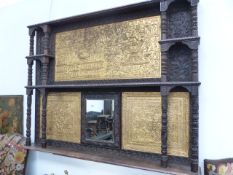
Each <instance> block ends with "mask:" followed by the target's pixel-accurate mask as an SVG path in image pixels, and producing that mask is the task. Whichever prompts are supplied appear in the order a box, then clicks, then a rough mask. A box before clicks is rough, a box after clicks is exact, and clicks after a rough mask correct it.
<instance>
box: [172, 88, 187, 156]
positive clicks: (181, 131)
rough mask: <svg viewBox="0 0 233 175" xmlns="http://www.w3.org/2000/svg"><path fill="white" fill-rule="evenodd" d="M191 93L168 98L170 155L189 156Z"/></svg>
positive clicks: (173, 95)
mask: <svg viewBox="0 0 233 175" xmlns="http://www.w3.org/2000/svg"><path fill="white" fill-rule="evenodd" d="M189 104H190V102H189V93H188V92H172V93H170V95H169V96H168V154H169V155H174V156H182V157H188V156H189V110H190V109H189Z"/></svg>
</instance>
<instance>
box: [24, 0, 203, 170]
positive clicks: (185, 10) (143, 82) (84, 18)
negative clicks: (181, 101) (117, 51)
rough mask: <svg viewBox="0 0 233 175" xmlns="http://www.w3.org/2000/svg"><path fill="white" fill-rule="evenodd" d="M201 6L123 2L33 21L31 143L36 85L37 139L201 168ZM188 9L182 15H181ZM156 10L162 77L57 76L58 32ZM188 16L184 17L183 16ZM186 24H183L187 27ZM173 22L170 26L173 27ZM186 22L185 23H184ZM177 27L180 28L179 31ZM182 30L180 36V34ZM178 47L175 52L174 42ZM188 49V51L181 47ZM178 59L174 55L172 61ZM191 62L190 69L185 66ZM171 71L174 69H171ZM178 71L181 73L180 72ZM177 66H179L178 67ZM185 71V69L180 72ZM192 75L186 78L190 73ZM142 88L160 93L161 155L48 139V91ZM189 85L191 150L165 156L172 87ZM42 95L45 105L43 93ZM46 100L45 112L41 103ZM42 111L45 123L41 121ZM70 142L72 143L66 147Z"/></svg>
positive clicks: (178, 0) (190, 0)
mask: <svg viewBox="0 0 233 175" xmlns="http://www.w3.org/2000/svg"><path fill="white" fill-rule="evenodd" d="M197 5H198V0H154V1H148V2H143V3H138V4H134V5H129V6H125V7H120V8H115V9H110V10H104V11H101V12H95V13H91V14H85V15H80V16H75V17H70V18H66V19H62V20H56V21H51V22H46V23H41V24H36V25H31V26H29V27H28V28H29V35H30V51H29V56H27V57H26V58H27V64H28V83H27V86H26V92H27V131H26V136H27V142H26V145H27V146H30V145H31V104H32V95H33V90H34V89H35V93H36V116H35V120H36V122H35V123H36V126H35V128H36V132H35V138H36V144H37V145H38V144H41V145H42V147H43V148H45V147H46V146H47V144H48V145H51V146H54V147H62V148H66V149H68V148H71V149H75V150H82V151H91V152H101V153H102V154H104V153H105V152H108V153H110V154H112V155H114V154H117V155H119V154H120V155H122V156H123V155H127V156H128V157H137V158H140V159H142V160H143V159H145V158H146V159H147V158H149V159H150V160H152V161H153V160H157V159H158V158H160V161H161V166H162V167H167V166H168V161H169V164H170V163H172V162H175V163H178V164H182V165H184V164H191V171H193V172H198V118H199V114H198V111H199V110H198V86H199V85H200V82H199V81H198V45H199V39H200V38H199V37H198V27H197ZM183 14H184V15H183ZM152 15H160V16H161V41H160V45H161V69H162V71H161V78H158V79H133V80H95V81H69V82H55V81H54V55H55V53H54V52H55V51H54V35H55V33H56V32H58V31H66V30H71V29H77V28H83V27H87V26H94V25H101V24H106V23H111V22H116V21H125V20H129V19H136V18H140V17H147V16H152ZM184 20H185V21H184ZM183 25H184V26H183ZM171 26H172V27H171ZM182 26H183V28H182ZM177 31H178V32H177ZM180 33H181V34H182V35H180ZM35 35H36V43H37V46H36V54H35V53H34V38H35ZM176 45H178V46H179V47H177V48H176V49H175V51H177V52H171V48H173V46H176ZM184 47H185V48H187V49H186V51H184V50H182V49H183V48H184ZM187 55H189V59H191V60H190V61H189V63H186V65H187V64H188V66H186V65H184V64H183V63H180V62H177V65H178V66H179V68H178V69H177V67H174V65H173V63H172V62H171V59H173V58H174V59H176V58H178V60H179V58H183V57H187ZM173 61H176V60H173ZM34 62H36V82H35V85H33V83H32V68H33V63H34ZM186 67H188V68H189V69H186ZM171 70H172V71H171ZM177 70H178V74H177ZM179 70H181V71H180V72H179ZM182 71H183V73H184V74H182ZM187 72H188V73H189V74H190V76H189V77H183V75H186V73H187ZM172 74H175V75H177V76H178V79H176V80H173V79H172V78H170V77H172V76H171V75H172ZM137 89H140V90H143V89H144V90H147V89H150V90H152V91H153V90H154V91H157V90H158V89H159V90H160V93H161V96H162V132H161V133H162V135H161V136H162V137H161V138H162V139H161V142H162V145H161V155H156V154H150V153H141V152H135V151H125V150H115V149H114V148H100V147H98V146H94V147H93V146H92V145H89V144H88V145H87V146H83V145H82V144H80V145H79V144H73V143H68V142H61V141H53V140H47V139H46V104H47V94H48V92H50V91H51V92H54V91H55V92H64V91H79V92H80V91H81V92H82V93H83V92H87V91H95V92H106V91H108V92H111V91H117V92H119V93H120V92H123V91H129V90H130V91H135V90H137ZM179 89H186V91H187V92H189V93H190V105H191V109H190V153H189V158H181V157H175V156H168V155H167V107H168V104H167V103H168V100H167V99H168V95H169V93H170V92H171V91H173V90H179ZM40 97H42V104H40V102H39V98H40ZM40 105H42V114H40V112H39V106H40ZM40 115H41V116H42V117H41V118H42V122H41V123H42V126H40V125H39V124H38V123H40V121H39V120H40ZM40 127H41V128H42V138H39V135H38V132H39V128H40ZM67 147H68V148H67Z"/></svg>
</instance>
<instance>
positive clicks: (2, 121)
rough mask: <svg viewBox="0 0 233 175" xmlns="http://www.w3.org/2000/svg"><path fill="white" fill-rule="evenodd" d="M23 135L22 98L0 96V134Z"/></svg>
mask: <svg viewBox="0 0 233 175" xmlns="http://www.w3.org/2000/svg"><path fill="white" fill-rule="evenodd" d="M6 133H21V134H22V133H23V96H22V95H3V96H0V134H6Z"/></svg>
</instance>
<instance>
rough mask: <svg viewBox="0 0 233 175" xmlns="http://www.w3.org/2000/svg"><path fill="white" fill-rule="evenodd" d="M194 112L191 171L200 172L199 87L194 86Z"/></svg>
mask: <svg viewBox="0 0 233 175" xmlns="http://www.w3.org/2000/svg"><path fill="white" fill-rule="evenodd" d="M191 103H192V112H191V115H192V116H191V157H190V158H191V171H193V172H198V120H199V106H198V87H197V86H195V87H193V92H192V94H191Z"/></svg>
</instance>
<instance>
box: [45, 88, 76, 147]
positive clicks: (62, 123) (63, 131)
mask: <svg viewBox="0 0 233 175" xmlns="http://www.w3.org/2000/svg"><path fill="white" fill-rule="evenodd" d="M80 108H81V93H80V92H69V93H64V92H63V93H49V95H48V99H47V122H46V123H47V130H46V134H47V139H52V140H60V141H66V142H73V143H80V138H81V109H80Z"/></svg>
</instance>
